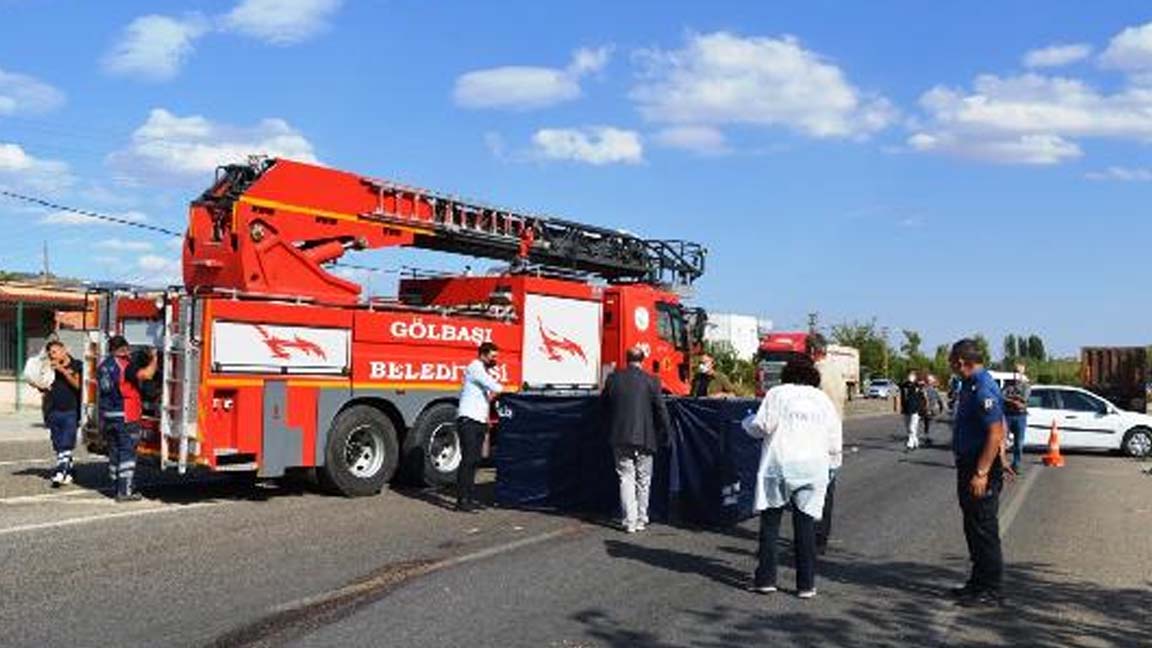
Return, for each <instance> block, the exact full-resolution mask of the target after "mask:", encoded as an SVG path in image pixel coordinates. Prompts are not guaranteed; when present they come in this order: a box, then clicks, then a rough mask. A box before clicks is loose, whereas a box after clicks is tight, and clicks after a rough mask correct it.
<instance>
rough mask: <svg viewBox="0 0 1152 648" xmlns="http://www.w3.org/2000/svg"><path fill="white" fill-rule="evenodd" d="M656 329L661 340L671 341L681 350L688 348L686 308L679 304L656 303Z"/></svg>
mask: <svg viewBox="0 0 1152 648" xmlns="http://www.w3.org/2000/svg"><path fill="white" fill-rule="evenodd" d="M656 330H657V332H658V333H659V335H660V339H661V340H664V341H665V342H671V343H672V344H673V346H675V347H676V348H677V349H678V350H680V351H687V350H688V327H687V326H686V325H685V322H684V309H683V308H681V307H680V305H679V304H670V303H668V302H658V303H657V304H656Z"/></svg>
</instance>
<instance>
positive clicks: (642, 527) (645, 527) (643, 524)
mask: <svg viewBox="0 0 1152 648" xmlns="http://www.w3.org/2000/svg"><path fill="white" fill-rule="evenodd" d="M636 530H637V531H647V530H648V523H647V522H641V523H640V524H637V525H636Z"/></svg>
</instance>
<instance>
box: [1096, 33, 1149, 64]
mask: <svg viewBox="0 0 1152 648" xmlns="http://www.w3.org/2000/svg"><path fill="white" fill-rule="evenodd" d="M1100 64H1101V65H1103V66H1104V67H1109V68H1117V69H1121V70H1130V71H1134V72H1140V71H1148V70H1152V22H1150V23H1145V24H1143V25H1139V26H1136V27H1128V28H1127V29H1125V30H1124V31H1122V32H1120V33H1119V34H1116V35H1115V36H1113V37H1112V40H1111V41H1109V43H1108V48H1107V49H1105V50H1104V53H1103V54H1101V55H1100Z"/></svg>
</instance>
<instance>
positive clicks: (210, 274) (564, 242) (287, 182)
mask: <svg viewBox="0 0 1152 648" xmlns="http://www.w3.org/2000/svg"><path fill="white" fill-rule="evenodd" d="M390 246H406V247H415V248H421V249H427V250H438V251H442V252H452V253H458V254H465V255H470V256H476V257H485V258H490V259H497V260H505V261H509V262H511V263H512V264H513V267H516V268H528V267H537V268H539V267H543V268H545V269H564V270H570V271H577V272H584V273H589V274H593V275H596V276H599V277H602V278H604V279H606V280H608V281H611V282H645V283H652V284H659V283H670V284H681V285H684V284H690V283H692V282H693V281H694V280H695V279H696V278H698V277H699V276H700V275H701V274H702V273H703V271H704V257H705V253H706V252H705V250H704V248H703V247H702V246H700V245H698V244H696V243H690V242H687V241H653V240H646V239H642V238H639V237H637V236H635V235H632V234H628V233H626V232H620V231H616V230H611V229H608V228H602V227H594V226H589V225H583V224H580V223H575V222H572V221H568V220H562V219H556V218H551V217H546V216H538V215H532V214H526V213H521V212H516V211H511V210H507V209H503V208H499V207H495V206H492V205H487V204H483V203H478V202H475V201H470V200H464V199H461V198H458V197H456V196H452V195H449V194H442V193H436V192H432V191H427V190H424V189H419V188H415V187H409V186H405V185H400V184H396V183H393V182H389V181H386V180H377V179H373V178H369V177H364V176H359V175H355V174H351V173H347V172H344V171H338V170H335V169H329V168H326V167H319V166H314V165H309V164H303V163H300V162H294V161H291V160H284V159H271V160H263V159H262V160H254V161H253V162H252V163H250V164H247V165H231V166H226V167H222V168H221V169H220V172H219V174H218V177H217V180H216V182H215V183H214V184H213V186H212V187H211V188H210V189H209V190H208V191H206V192H204V194H203V195H202V196H200V198H198V199H197V200H196V201H195V202H193V203H192V207H191V215H190V221H189V228H188V234H187V238H186V240H185V244H184V282H185V285H186V286H187V287H188V288H189V289H190V290H196V289H220V288H224V289H235V290H239V291H242V292H246V293H258V294H265V295H281V296H291V297H306V298H312V299H316V300H318V301H323V302H326V303H349V304H350V303H355V302H357V301H358V300H359V297H360V286H358V285H357V284H355V283H352V282H350V281H347V280H345V279H342V278H340V277H338V276H335V275H334V274H332V273H330V272H329V271H328V269H327V268H326V267H325V266H326V264H330V263H332V262H333V261H336V260H337V259H339V258H340V257H341V256H343V255H344V253H345V252H346V251H348V250H362V249H376V248H383V247H390Z"/></svg>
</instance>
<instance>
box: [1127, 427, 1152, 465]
mask: <svg viewBox="0 0 1152 648" xmlns="http://www.w3.org/2000/svg"><path fill="white" fill-rule="evenodd" d="M1120 447H1121V449H1122V450H1123V451H1124V454H1126V455H1128V456H1129V457H1137V458H1144V457H1149V456H1152V429H1150V428H1146V427H1135V428H1132V429H1131V430H1128V434H1125V435H1124V443H1123V445H1121V446H1120Z"/></svg>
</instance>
